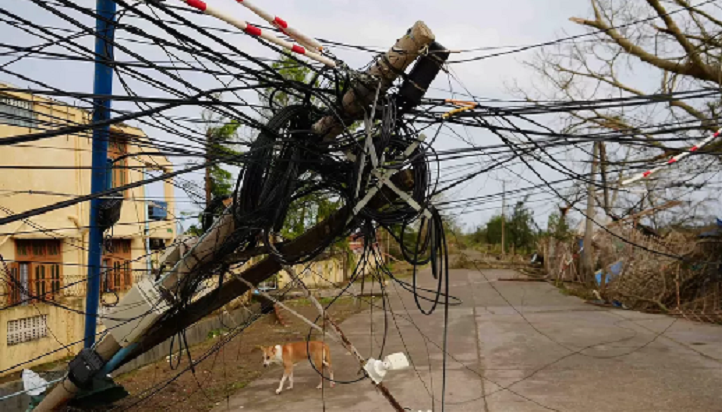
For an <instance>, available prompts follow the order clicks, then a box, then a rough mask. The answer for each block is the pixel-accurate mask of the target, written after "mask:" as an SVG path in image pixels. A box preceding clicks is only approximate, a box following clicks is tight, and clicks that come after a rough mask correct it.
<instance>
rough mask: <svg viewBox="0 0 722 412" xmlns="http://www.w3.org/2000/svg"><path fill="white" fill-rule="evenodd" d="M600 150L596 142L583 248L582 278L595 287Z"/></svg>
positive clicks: (590, 176) (588, 284) (588, 188)
mask: <svg viewBox="0 0 722 412" xmlns="http://www.w3.org/2000/svg"><path fill="white" fill-rule="evenodd" d="M598 152H599V143H595V144H594V149H593V150H592V170H591V173H590V174H589V184H588V186H587V212H586V220H587V222H586V227H585V229H584V245H583V248H584V249H583V250H582V262H581V263H582V265H581V278H582V280H583V282H584V284H586V285H587V286H589V287H593V286H594V284H595V282H594V249H593V248H592V237H593V236H594V222H592V220H593V219H594V192H595V188H594V175H595V174H596V173H597V165H598V162H597V154H598Z"/></svg>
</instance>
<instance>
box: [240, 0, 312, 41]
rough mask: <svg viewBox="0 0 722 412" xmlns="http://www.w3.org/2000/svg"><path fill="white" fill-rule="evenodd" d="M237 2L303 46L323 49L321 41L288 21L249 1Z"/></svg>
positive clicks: (241, 0)
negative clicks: (297, 28)
mask: <svg viewBox="0 0 722 412" xmlns="http://www.w3.org/2000/svg"><path fill="white" fill-rule="evenodd" d="M236 1H237V2H238V3H240V4H241V5H243V6H244V7H246V8H247V9H249V10H250V11H252V12H254V13H256V14H257V15H258V16H259V17H260V18H262V19H263V20H265V21H267V22H269V23H270V24H271V25H272V26H274V27H276V28H278V29H279V30H281V33H283V34H285V35H287V36H288V37H290V38H292V39H294V40H296V41H297V42H298V43H299V44H301V45H303V46H305V47H306V48H309V49H313V50H317V51H323V46H322V45H321V43H319V42H317V41H316V40H315V39H313V38H311V37H308V36H306V35H305V34H303V33H301V32H300V31H298V30H296V29H294V28H293V27H290V26H289V25H288V23H287V22H286V21H285V20H283V19H282V18H280V17H278V16H272V15H271V14H269V13H267V12H266V11H265V10H263V9H261V8H260V7H258V6H256V5H255V4H253V3H251V2H250V1H248V0H236Z"/></svg>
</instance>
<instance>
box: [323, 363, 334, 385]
mask: <svg viewBox="0 0 722 412" xmlns="http://www.w3.org/2000/svg"><path fill="white" fill-rule="evenodd" d="M323 364H324V366H326V369H328V375H329V376H330V378H331V385H329V386H331V387H332V388H333V387H334V386H336V382H334V380H333V369H332V368H331V364H330V363H327V362H323Z"/></svg>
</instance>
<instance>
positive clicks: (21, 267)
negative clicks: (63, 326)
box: [10, 239, 63, 304]
mask: <svg viewBox="0 0 722 412" xmlns="http://www.w3.org/2000/svg"><path fill="white" fill-rule="evenodd" d="M15 246H16V249H15V253H16V260H18V262H16V263H14V264H13V266H12V267H11V269H10V276H11V281H12V285H11V291H10V303H11V304H27V303H28V301H29V300H30V299H38V300H51V299H55V298H56V297H58V296H59V295H60V294H61V292H62V289H63V286H62V284H63V273H62V260H63V259H62V253H61V246H62V244H61V241H60V240H55V239H52V240H51V239H48V240H39V239H38V240H36V239H32V240H26V239H17V240H15Z"/></svg>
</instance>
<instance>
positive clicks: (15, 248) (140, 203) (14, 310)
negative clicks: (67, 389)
mask: <svg viewBox="0 0 722 412" xmlns="http://www.w3.org/2000/svg"><path fill="white" fill-rule="evenodd" d="M0 87H3V88H9V87H10V86H5V85H2V84H0ZM90 116H91V114H90V113H89V112H87V111H85V110H81V109H78V108H75V107H72V106H70V105H67V104H64V103H62V102H58V101H55V100H52V99H48V98H44V97H41V96H38V95H31V94H28V93H15V92H12V93H9V92H0V139H2V138H6V137H12V136H18V135H25V134H28V133H38V132H41V131H47V130H49V129H57V128H61V127H64V126H72V125H77V124H88V123H89V122H90ZM139 141H142V142H143V145H142V147H138V146H137V144H138V142H139ZM0 151H1V152H0V153H1V154H0V167H5V168H3V169H0V217H5V216H8V215H13V214H16V213H20V212H24V211H27V210H31V209H35V208H38V207H42V206H47V205H51V204H53V203H56V202H59V201H62V200H67V199H69V198H72V197H75V196H79V195H87V194H89V193H90V180H91V154H92V139H91V138H90V132H89V131H88V132H83V133H79V134H76V135H61V136H56V137H51V138H46V139H42V140H38V141H34V142H30V143H25V144H17V145H10V146H0ZM144 151H145V152H153V151H155V150H148V139H147V137H146V135H145V134H144V133H143V131H142V130H140V129H138V128H135V127H130V126H125V125H116V126H112V127H111V131H110V148H109V150H108V158H109V164H112V165H113V168H112V169H111V170H110V171H109V176H112V179H110V180H111V182H112V183H111V184H112V185H113V186H114V187H118V186H122V185H126V184H130V183H133V182H137V181H140V180H143V179H144V176H147V175H146V173H149V172H150V171H155V172H156V175H157V174H158V173H161V172H170V171H172V165H171V163H170V162H168V160H167V159H166V158H165V157H162V156H149V155H142V154H139V155H138V154H136V155H134V153H140V152H144ZM113 159H116V161H115V162H113V163H110V162H111V161H112V160H113ZM118 159H119V160H118ZM8 166H10V167H12V166H22V167H26V168H25V169H21V168H7V167H8ZM30 167H32V168H30ZM45 167H47V168H45ZM163 192H164V193H163V194H156V195H155V196H156V197H153V198H152V199H151V200H149V197H151V195H150V194H146V193H145V189H144V187H138V188H133V189H128V190H126V191H125V193H123V196H124V200H123V206H122V210H121V218H120V221H119V222H118V223H117V224H116V225H115V226H114V227H113V228H112V230H111V231H109V232H106V236H107V235H108V234H109V235H110V238H109V239H108V241H107V242H106V243H107V247H105V248H104V255H103V266H104V268H107V270H104V271H103V274H102V275H101V276H102V277H101V308H100V311H101V313H103V310H104V306H103V305H105V307H108V305H112V304H113V303H114V302H116V301H117V299H118V297H122V296H123V295H124V293H125V291H127V290H128V289H129V288H130V287H131V286H132V285H133V283H134V282H136V281H137V280H138V279H139V278H140V277H141V276H148V275H149V270H150V269H151V265H152V257H153V256H157V253H158V252H157V251H160V250H162V249H163V248H165V246H166V245H169V244H170V243H171V242H172V241H173V239H174V238H175V236H176V230H175V226H176V224H175V218H174V216H175V214H174V210H175V206H174V202H173V199H174V196H173V186H172V182H171V181H165V182H164V183H163ZM159 198H165V202H162V201H157V200H156V199H159ZM89 208H90V203H89V202H82V203H79V204H76V205H73V206H70V207H66V208H62V209H58V210H54V211H52V212H48V213H45V214H41V215H38V216H34V217H31V218H28V219H26V220H23V221H17V222H14V223H11V224H7V225H3V226H0V255H1V256H2V259H3V261H4V263H3V262H0V275H1V276H2V282H0V376H2V375H6V374H8V373H12V372H17V371H20V370H22V369H23V368H29V367H32V366H33V365H38V364H42V363H47V362H51V361H54V360H58V359H60V358H65V357H67V356H70V355H72V354H74V353H76V352H77V350H78V349H79V348H80V346H81V345H82V339H83V328H84V316H83V314H82V313H83V312H84V306H85V290H86V287H85V286H86V277H87V266H86V265H87V260H88V253H87V250H88V226H89V223H88V221H89ZM149 209H151V210H150V212H149ZM33 297H36V298H37V297H43V298H44V301H43V300H40V299H33ZM103 302H104V303H103ZM98 330H99V331H102V330H103V329H102V327H99V328H98ZM14 365H19V366H17V367H14Z"/></svg>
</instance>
